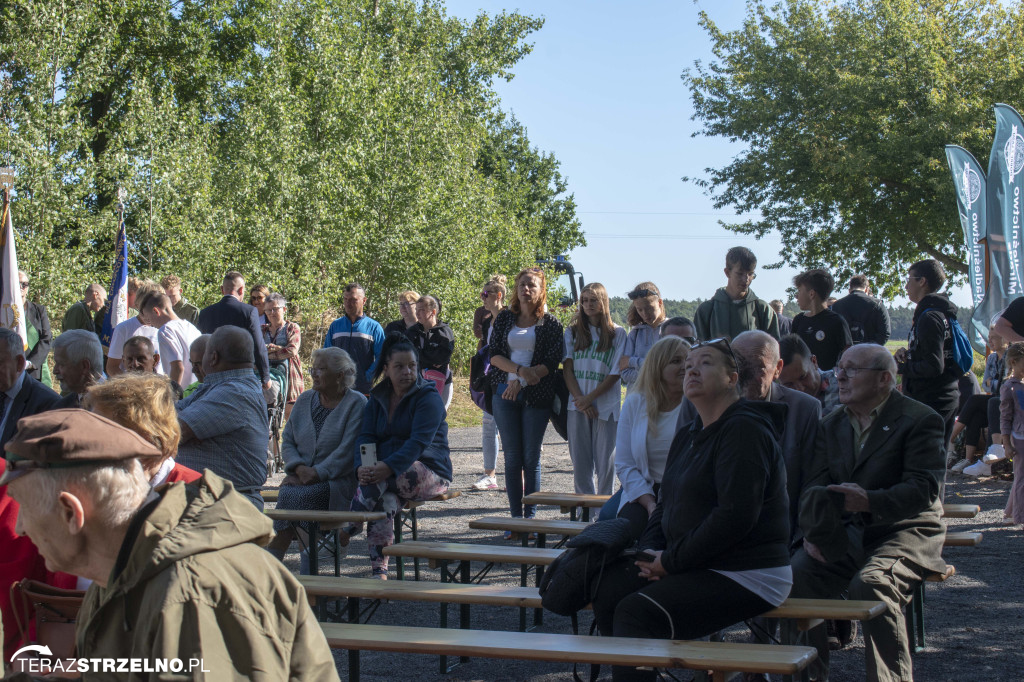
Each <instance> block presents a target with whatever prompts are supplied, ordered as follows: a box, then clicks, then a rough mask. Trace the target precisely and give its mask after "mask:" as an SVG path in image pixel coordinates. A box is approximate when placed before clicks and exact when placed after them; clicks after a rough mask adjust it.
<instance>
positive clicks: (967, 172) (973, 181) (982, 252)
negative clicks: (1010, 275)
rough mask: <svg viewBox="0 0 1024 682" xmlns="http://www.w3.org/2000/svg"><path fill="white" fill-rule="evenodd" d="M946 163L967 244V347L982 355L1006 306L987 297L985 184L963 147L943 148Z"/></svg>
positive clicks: (994, 297)
mask: <svg viewBox="0 0 1024 682" xmlns="http://www.w3.org/2000/svg"><path fill="white" fill-rule="evenodd" d="M946 160H947V161H948V162H949V170H950V171H951V172H952V174H953V186H954V187H956V205H957V212H958V213H959V214H960V225H961V227H963V229H964V240H965V242H966V244H967V274H968V277H969V281H970V285H971V301H972V302H973V303H974V312H973V314H972V315H971V333H970V337H971V345H972V346H974V348H975V349H976V350H977V351H978V352H979V353H981V354H982V355H984V354H985V348H986V345H987V344H988V327H989V324H991V320H992V317H993V316H994V315H995V314H996V313H998V312H999V311H1001V310H1002V309H1003V308H1005V307H1006V306H1007V305H1008V304H1009V301H1007V300H1006V299H1005V297H1004V296H1002V295H1001V293H1000V292H999V291H998V290H993V291H992V292H991V295H989V292H988V291H987V286H988V281H987V280H988V265H989V257H988V223H987V211H986V208H987V199H988V197H987V193H988V188H987V184H988V183H987V179H986V178H985V172H984V171H983V170H981V164H979V163H978V160H977V159H975V158H974V155H973V154H971V153H970V152H969V151H967V150H966V149H964V148H963V147H959V146H957V145H954V144H949V145H946Z"/></svg>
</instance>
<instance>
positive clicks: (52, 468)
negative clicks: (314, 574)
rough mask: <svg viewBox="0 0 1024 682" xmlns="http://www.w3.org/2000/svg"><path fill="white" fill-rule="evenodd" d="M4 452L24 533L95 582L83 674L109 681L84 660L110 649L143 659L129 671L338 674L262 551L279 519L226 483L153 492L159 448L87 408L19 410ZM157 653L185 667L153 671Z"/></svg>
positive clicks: (86, 607)
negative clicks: (151, 467)
mask: <svg viewBox="0 0 1024 682" xmlns="http://www.w3.org/2000/svg"><path fill="white" fill-rule="evenodd" d="M5 447H6V450H7V453H6V458H7V473H6V474H5V475H4V477H3V479H2V480H0V485H3V484H8V493H9V494H10V495H11V496H12V497H13V498H14V499H15V500H17V501H18V503H19V504H20V505H21V509H20V514H19V516H18V524H17V526H18V531H19V532H20V533H23V534H26V535H28V536H29V537H30V538H31V539H32V540H33V542H35V544H36V545H37V546H38V547H39V551H40V553H41V554H42V555H43V557H44V558H45V559H46V565H47V567H48V568H49V569H50V570H54V571H64V572H68V573H73V574H76V575H79V576H81V577H83V578H88V579H89V580H92V581H93V583H92V585H91V586H90V587H89V590H88V592H86V595H85V601H84V604H83V605H82V609H81V611H80V612H79V617H78V625H77V630H76V641H77V646H78V656H79V657H80V658H79V659H78V666H81V665H82V662H83V660H85V661H86V663H87V669H86V670H84V671H83V670H82V668H81V667H79V668H78V670H79V671H80V672H82V673H83V674H82V678H83V679H84V680H87V681H88V680H90V679H92V680H98V679H115V677H112V676H111V675H110V674H109V672H108V673H107V674H103V673H104V670H103V668H102V666H103V665H104V664H103V661H99V662H98V665H99V666H100V668H99V670H98V671H97V670H96V669H95V668H94V667H93V663H92V661H91V660H90V659H93V660H94V659H104V658H108V659H109V658H117V659H142V660H141V662H140V663H139V665H138V667H139V668H142V669H143V671H141V672H140V671H138V670H135V667H136V666H135V665H132V666H131V667H132V670H133V672H124V673H123V674H119V675H117V676H116V679H122V680H186V679H187V680H202V679H206V680H218V681H219V680H266V681H267V682H270V681H275V682H276V681H278V680H317V681H319V680H337V679H338V674H337V671H336V670H335V667H334V660H333V658H332V657H331V651H330V648H329V647H328V645H327V641H326V639H325V638H324V634H323V632H322V631H321V629H320V626H319V625H318V624H317V621H316V618H314V616H313V613H312V611H311V610H310V608H309V604H308V602H307V599H306V594H305V591H304V590H303V589H302V586H301V585H299V583H298V582H297V581H296V579H295V578H294V577H293V576H292V574H291V573H289V572H288V571H287V570H286V569H285V567H284V566H283V565H282V564H281V563H280V562H279V561H277V560H276V559H274V558H273V557H272V556H270V554H269V553H267V552H266V551H264V550H263V548H262V546H263V545H265V544H266V543H267V541H268V540H269V539H270V536H271V534H272V530H271V522H270V521H269V520H268V519H267V518H266V517H264V516H263V514H260V513H259V512H258V511H257V510H256V509H255V508H254V507H253V505H252V503H251V502H249V501H248V500H247V499H246V498H245V497H243V496H242V495H241V494H239V493H237V492H235V491H234V489H233V488H232V487H231V485H230V483H228V482H226V481H224V480H223V479H221V478H219V477H217V476H216V475H215V474H212V473H211V472H206V475H205V476H204V477H203V478H201V479H199V480H198V481H196V482H195V483H194V484H191V485H185V484H184V483H172V484H170V485H167V486H164V487H161V488H160V489H158V490H156V491H153V490H151V489H150V487H149V483H148V481H147V480H146V476H145V474H144V473H143V470H142V466H141V465H140V463H139V459H140V458H150V457H159V456H160V451H159V450H158V449H157V448H155V447H154V446H153V445H151V444H150V443H148V442H147V441H145V440H143V439H142V438H141V437H140V436H138V435H137V434H136V433H135V432H133V431H129V430H128V429H125V428H122V427H121V426H118V425H117V424H115V423H113V422H111V421H109V420H107V419H104V418H103V417H100V416H98V415H95V414H92V413H90V412H86V411H84V410H74V409H70V410H54V411H51V412H45V413H43V414H40V415H36V416H33V417H25V418H24V419H22V420H21V421H20V422H19V423H18V432H17V434H16V435H15V437H14V438H13V439H12V440H11V441H10V442H8V443H7V445H6V446H5ZM161 660H170V661H175V660H177V661H180V662H182V663H183V665H184V668H183V669H182V670H180V671H174V672H145V670H150V671H152V670H154V669H159V668H158V666H159V665H160V661H161ZM147 662H148V665H146V664H147ZM173 667H174V666H173V665H172V670H173ZM30 672H42V671H39V670H31V671H30ZM21 678H22V679H27V675H22V676H21Z"/></svg>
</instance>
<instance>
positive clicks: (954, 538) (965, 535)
mask: <svg viewBox="0 0 1024 682" xmlns="http://www.w3.org/2000/svg"><path fill="white" fill-rule="evenodd" d="M980 544H981V533H974V532H968V531H964V532H959V533H946V539H945V540H944V541H943V543H942V545H943V547H977V546H978V545H980Z"/></svg>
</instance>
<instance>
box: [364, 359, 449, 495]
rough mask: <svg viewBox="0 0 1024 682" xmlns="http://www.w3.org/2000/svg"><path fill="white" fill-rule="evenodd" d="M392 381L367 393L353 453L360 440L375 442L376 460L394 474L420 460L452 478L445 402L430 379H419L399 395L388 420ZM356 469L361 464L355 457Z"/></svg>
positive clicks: (383, 383) (432, 469)
mask: <svg viewBox="0 0 1024 682" xmlns="http://www.w3.org/2000/svg"><path fill="white" fill-rule="evenodd" d="M391 393H392V391H391V381H389V380H388V379H385V380H384V381H382V382H380V383H379V384H377V386H376V387H375V388H374V389H373V390H372V391H371V392H370V399H369V400H368V401H367V402H366V408H365V410H364V411H363V430H362V432H361V433H360V434H359V437H358V438H356V452H358V451H359V446H360V445H362V444H363V443H376V444H377V461H378V462H384V463H385V464H387V465H388V466H389V467H391V471H392V472H393V473H394V474H395V475H396V476H398V475H400V474H403V473H405V471H406V470H407V469H408V468H409V467H411V466H412V465H413V463H414V462H416V461H417V460H419V461H420V462H423V464H424V465H426V467H427V468H428V469H430V470H431V471H433V472H434V473H436V474H437V475H438V476H440V477H441V478H443V479H444V480H446V481H451V480H452V458H451V451H450V450H449V449H448V422H447V421H445V410H444V403H443V402H442V401H441V396H440V395H439V394H438V392H437V387H436V386H435V385H434V382H432V381H426V380H424V379H420V380H419V381H418V382H417V383H416V385H415V386H413V387H412V388H411V389H410V390H409V392H408V393H406V394H405V396H404V397H403V398H402V400H401V401H400V402H399V403H398V406H397V407H396V408H395V414H394V415H392V418H391V420H390V421H389V420H388V403H389V400H390V398H391ZM355 459H356V469H358V468H359V466H360V465H361V464H362V462H361V460H360V458H359V457H358V456H357V457H356V458H355Z"/></svg>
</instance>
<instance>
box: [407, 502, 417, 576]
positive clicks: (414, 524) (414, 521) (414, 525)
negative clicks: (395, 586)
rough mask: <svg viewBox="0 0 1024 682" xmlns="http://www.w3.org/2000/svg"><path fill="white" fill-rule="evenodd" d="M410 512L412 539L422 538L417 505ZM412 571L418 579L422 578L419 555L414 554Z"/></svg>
mask: <svg viewBox="0 0 1024 682" xmlns="http://www.w3.org/2000/svg"><path fill="white" fill-rule="evenodd" d="M409 513H410V514H411V515H412V539H413V540H419V539H420V533H419V524H418V521H417V518H416V507H413V508H412V509H410V510H409ZM412 571H413V575H414V576H415V578H416V580H419V579H420V558H419V557H418V556H414V557H413V558H412Z"/></svg>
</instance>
